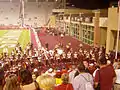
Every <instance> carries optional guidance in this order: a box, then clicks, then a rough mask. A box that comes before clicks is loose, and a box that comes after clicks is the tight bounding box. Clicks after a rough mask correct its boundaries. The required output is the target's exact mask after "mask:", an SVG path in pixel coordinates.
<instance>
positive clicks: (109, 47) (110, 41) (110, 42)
mask: <svg viewBox="0 0 120 90" xmlns="http://www.w3.org/2000/svg"><path fill="white" fill-rule="evenodd" d="M113 47H114V36H113V34H112V31H111V30H110V29H109V28H108V30H107V40H106V53H108V52H109V51H110V50H113Z"/></svg>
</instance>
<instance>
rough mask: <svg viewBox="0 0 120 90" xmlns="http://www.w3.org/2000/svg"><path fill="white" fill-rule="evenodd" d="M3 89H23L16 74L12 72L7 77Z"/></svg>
mask: <svg viewBox="0 0 120 90" xmlns="http://www.w3.org/2000/svg"><path fill="white" fill-rule="evenodd" d="M3 90H21V88H20V84H19V82H18V79H17V76H16V75H15V74H11V75H9V76H8V77H7V78H6V84H5V86H4V88H3Z"/></svg>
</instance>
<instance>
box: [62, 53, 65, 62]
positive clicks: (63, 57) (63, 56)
mask: <svg viewBox="0 0 120 90" xmlns="http://www.w3.org/2000/svg"><path fill="white" fill-rule="evenodd" d="M62 61H63V62H66V53H65V52H63V54H62Z"/></svg>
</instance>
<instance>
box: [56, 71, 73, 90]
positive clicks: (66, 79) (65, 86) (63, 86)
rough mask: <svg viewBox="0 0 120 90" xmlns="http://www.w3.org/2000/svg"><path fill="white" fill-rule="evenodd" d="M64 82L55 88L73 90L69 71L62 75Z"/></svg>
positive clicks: (57, 89)
mask: <svg viewBox="0 0 120 90" xmlns="http://www.w3.org/2000/svg"><path fill="white" fill-rule="evenodd" d="M61 79H62V84H61V85H59V86H56V87H55V90H73V86H72V84H70V83H68V82H69V75H68V74H67V73H64V74H62V76H61Z"/></svg>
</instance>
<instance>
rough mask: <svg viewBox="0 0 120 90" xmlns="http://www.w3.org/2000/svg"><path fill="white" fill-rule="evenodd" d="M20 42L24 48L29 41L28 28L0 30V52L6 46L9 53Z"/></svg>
mask: <svg viewBox="0 0 120 90" xmlns="http://www.w3.org/2000/svg"><path fill="white" fill-rule="evenodd" d="M18 42H19V43H20V44H21V46H22V48H23V49H24V48H25V47H26V45H27V44H28V43H29V42H30V35H29V30H0V53H1V52H2V51H3V48H5V47H7V48H8V51H9V53H10V52H11V51H12V50H13V49H14V48H15V46H16V44H17V43H18Z"/></svg>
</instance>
